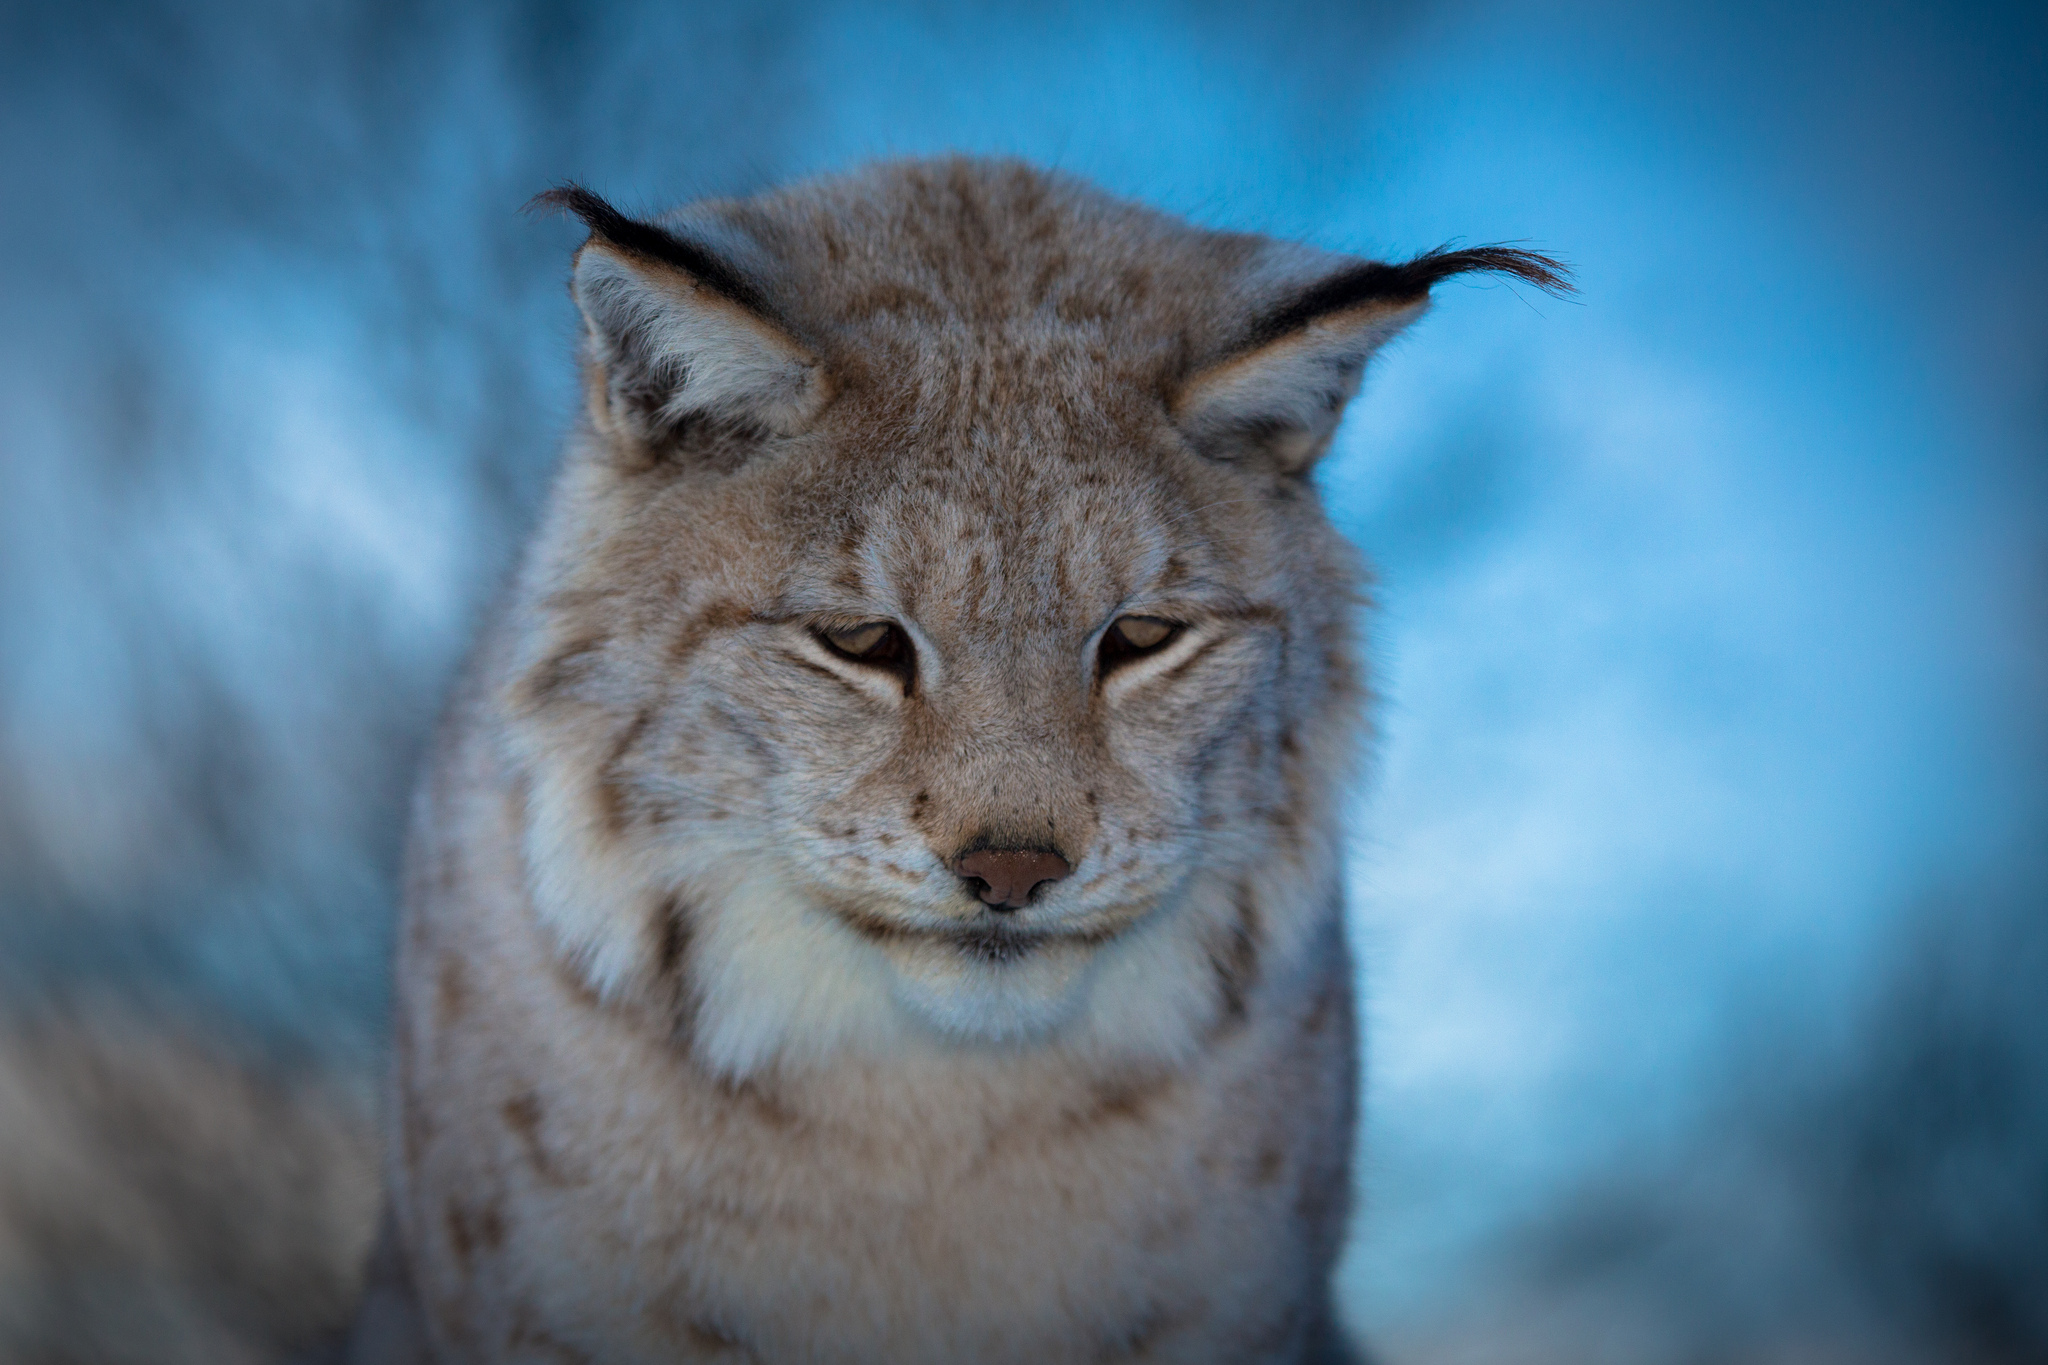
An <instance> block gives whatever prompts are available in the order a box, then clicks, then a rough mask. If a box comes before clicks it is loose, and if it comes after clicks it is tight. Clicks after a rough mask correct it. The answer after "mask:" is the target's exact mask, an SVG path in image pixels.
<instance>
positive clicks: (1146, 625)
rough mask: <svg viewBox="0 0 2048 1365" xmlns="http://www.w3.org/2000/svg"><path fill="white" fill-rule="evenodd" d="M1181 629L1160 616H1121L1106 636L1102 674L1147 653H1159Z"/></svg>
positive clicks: (1103, 648) (1112, 623)
mask: <svg viewBox="0 0 2048 1365" xmlns="http://www.w3.org/2000/svg"><path fill="white" fill-rule="evenodd" d="M1180 630H1181V628H1180V627H1179V626H1177V625H1175V624H1174V623H1173V622H1171V621H1162V620H1160V619H1159V618H1158V617H1156V616H1119V617H1118V618H1117V619H1116V620H1115V621H1113V622H1111V623H1110V627H1109V629H1108V630H1106V631H1104V632H1103V635H1102V671H1103V672H1104V673H1107V672H1109V670H1110V669H1112V668H1115V667H1116V666H1117V665H1119V664H1122V663H1125V662H1127V661H1129V660H1131V659H1136V658H1141V657H1143V656H1144V655H1147V654H1156V653H1158V652H1159V651H1160V650H1162V649H1164V648H1166V646H1167V645H1169V644H1171V643H1173V641H1174V638H1175V637H1176V636H1178V635H1179V634H1180Z"/></svg>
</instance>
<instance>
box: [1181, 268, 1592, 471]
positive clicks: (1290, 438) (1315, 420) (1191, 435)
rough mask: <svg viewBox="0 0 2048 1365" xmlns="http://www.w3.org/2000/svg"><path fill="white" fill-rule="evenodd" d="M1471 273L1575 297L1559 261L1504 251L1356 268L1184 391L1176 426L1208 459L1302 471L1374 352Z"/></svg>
mask: <svg viewBox="0 0 2048 1365" xmlns="http://www.w3.org/2000/svg"><path fill="white" fill-rule="evenodd" d="M1472 272H1480V273H1491V274H1498V275H1512V276H1514V277H1515V278H1517V279H1521V280H1526V281H1528V282H1529V283H1530V284H1533V285H1535V286H1536V287H1537V288H1539V289H1542V290H1544V291H1545V292H1547V293H1551V294H1556V295H1560V296H1562V295H1564V294H1568V293H1570V292H1571V290H1572V286H1571V283H1570V280H1569V271H1568V270H1567V268H1566V267H1565V266H1564V265H1563V264H1562V263H1561V262H1559V261H1556V260H1553V259H1552V258H1550V257H1548V256H1542V255H1538V254H1537V253H1535V252H1533V251H1518V250H1515V249H1514V248H1512V247H1503V246H1483V247H1474V248H1472V249H1471V250H1469V251H1451V250H1448V249H1445V248H1439V249H1438V250H1436V251H1432V252H1429V253H1427V254H1425V255H1422V256H1418V257H1416V258H1415V259H1414V260H1412V261H1409V262H1407V263H1405V264H1402V265H1388V264H1386V263H1384V262H1379V261H1367V262H1364V263H1362V264H1359V265H1354V266H1351V267H1350V268H1348V269H1346V270H1343V271H1340V272H1338V273H1337V274H1334V275H1331V276H1329V277H1327V278H1325V279H1323V280H1320V281H1318V282H1316V283H1314V284H1312V285H1309V286H1308V287H1307V288H1305V289H1302V290H1300V291H1298V292H1297V293H1295V294H1294V295H1293V296H1292V297H1291V298H1288V299H1286V300H1285V301H1283V302H1282V303H1281V304H1279V305H1278V306H1277V307H1274V308H1272V309H1271V310H1270V311H1268V312H1267V313H1266V314H1265V316H1264V317H1263V318H1261V319H1260V320H1259V321H1257V322H1256V323H1254V324H1253V325H1252V326H1251V327H1250V328H1249V329H1248V330H1247V332H1246V333H1245V335H1244V336H1243V337H1242V338H1241V340H1240V341H1239V343H1238V345H1237V347H1236V348H1235V349H1234V350H1233V351H1232V352H1231V353H1230V354H1229V355H1227V356H1225V357H1224V358H1223V359H1222V360H1219V361H1217V362H1216V363H1214V364H1212V365H1210V366H1208V367H1207V368H1205V369H1202V370H1200V371H1198V372H1197V373H1196V374H1195V375H1194V376H1193V377H1192V378H1191V379H1189V380H1188V381H1187V382H1186V383H1185V384H1183V385H1182V386H1181V388H1180V390H1179V392H1178V393H1177V394H1176V395H1175V397H1174V400H1173V403H1172V408H1171V411H1172V416H1173V419H1174V422H1175V424H1176V425H1178V426H1179V427H1180V429H1181V431H1182V433H1183V434H1184V435H1186V437H1187V438H1188V440H1189V441H1190V442H1191V443H1192V444H1193V445H1194V447H1195V449H1197V450H1199V451H1201V452H1202V453H1203V454H1204V455H1208V456H1211V457H1212V458H1216V459H1225V460H1241V459H1246V458H1261V457H1262V458H1264V459H1266V460H1268V461H1270V462H1272V463H1273V464H1274V465H1276V466H1277V467H1278V468H1279V469H1280V470H1281V471H1282V472H1285V473H1290V474H1298V473H1301V472H1302V471H1304V470H1306V469H1307V468H1308V467H1309V465H1311V464H1312V463H1313V462H1314V461H1315V459H1316V458H1317V457H1318V456H1320V455H1321V454H1322V453H1323V451H1324V450H1325V449H1327V448H1328V447H1329V444H1330V437H1331V435H1332V434H1334V433H1335V432H1336V430H1337V421H1338V419H1339V418H1340V417H1342V416H1343V415H1344V405H1345V404H1346V403H1347V402H1349V401H1350V400H1351V397H1352V395H1354V394H1356V393H1357V392H1358V383H1359V380H1360V378H1361V377H1362V376H1363V375H1364V373H1365V362H1366V361H1367V360H1369V359H1371V358H1372V353H1373V352H1374V351H1376V350H1378V349H1379V348H1380V347H1381V346H1383V345H1385V344H1386V342H1387V341H1389V340H1390V339H1392V338H1393V336H1394V335H1395V334H1396V333H1398V332H1399V331H1400V330H1401V329H1402V328H1404V327H1406V326H1407V325H1408V324H1409V323H1411V322H1413V321H1415V320H1416V319H1417V318H1419V317H1421V316H1422V314H1423V313H1424V311H1425V310H1427V309H1428V307H1429V290H1430V286H1432V285H1434V284H1435V283H1436V282H1437V281H1438V280H1441V279H1445V278H1448V277H1449V276H1452V275H1459V274H1468V273H1472Z"/></svg>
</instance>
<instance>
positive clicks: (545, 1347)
mask: <svg viewBox="0 0 2048 1365" xmlns="http://www.w3.org/2000/svg"><path fill="white" fill-rule="evenodd" d="M537 1317H538V1314H536V1313H535V1311H534V1307H533V1305H532V1304H530V1303H521V1304H520V1305H519V1306H518V1307H516V1308H514V1309H513V1310H512V1326H511V1328H510V1330H509V1331H507V1332H506V1334H505V1345H506V1347H507V1348H508V1349H511V1350H515V1351H517V1352H519V1354H520V1355H521V1356H522V1357H527V1358H530V1357H531V1355H532V1353H533V1352H534V1351H545V1352H547V1353H548V1354H549V1355H551V1356H553V1357H554V1358H555V1359H556V1360H558V1361H561V1362H563V1365H596V1361H597V1358H596V1357H595V1356H592V1355H591V1354H589V1353H588V1352H587V1351H584V1350H583V1349H582V1348H580V1347H577V1346H571V1345H570V1344H569V1343H568V1342H566V1341H564V1340H562V1339H561V1338H560V1337H558V1336H556V1335H555V1334H554V1333H553V1332H550V1331H549V1330H548V1329H547V1328H545V1327H543V1326H541V1325H540V1323H539V1322H538V1321H537V1320H536V1319H537Z"/></svg>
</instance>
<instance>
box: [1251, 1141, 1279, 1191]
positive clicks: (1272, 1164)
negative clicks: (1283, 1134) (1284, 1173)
mask: <svg viewBox="0 0 2048 1365" xmlns="http://www.w3.org/2000/svg"><path fill="white" fill-rule="evenodd" d="M1286 1160H1287V1158H1286V1157H1285V1156H1284V1155H1283V1154H1282V1153H1281V1151H1280V1149H1279V1148H1278V1147H1263V1148H1261V1149H1260V1150H1259V1155H1258V1159H1257V1160H1255V1161H1254V1162H1253V1163H1252V1176H1251V1179H1252V1184H1254V1185H1270V1184H1272V1183H1273V1182H1274V1181H1275V1180H1278V1179H1279V1178H1280V1168H1281V1166H1283V1165H1284V1164H1285V1163H1286Z"/></svg>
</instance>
